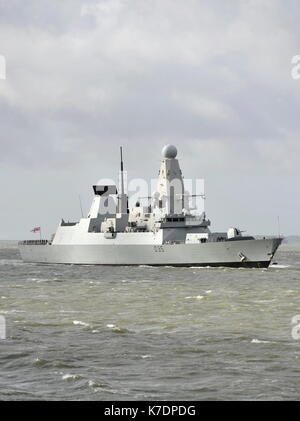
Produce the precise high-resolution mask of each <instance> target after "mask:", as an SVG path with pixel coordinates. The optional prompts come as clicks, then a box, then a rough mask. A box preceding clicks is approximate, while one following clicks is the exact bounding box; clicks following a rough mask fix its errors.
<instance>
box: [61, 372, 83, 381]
mask: <svg viewBox="0 0 300 421" xmlns="http://www.w3.org/2000/svg"><path fill="white" fill-rule="evenodd" d="M62 379H63V380H78V379H79V376H77V374H69V373H67V374H64V375H63V376H62Z"/></svg>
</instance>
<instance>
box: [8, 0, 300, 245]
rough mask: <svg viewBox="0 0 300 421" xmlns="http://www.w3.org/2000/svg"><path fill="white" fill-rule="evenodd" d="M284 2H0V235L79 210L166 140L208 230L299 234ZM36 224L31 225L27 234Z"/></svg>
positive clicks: (296, 144)
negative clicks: (196, 192)
mask: <svg viewBox="0 0 300 421" xmlns="http://www.w3.org/2000/svg"><path fill="white" fill-rule="evenodd" d="M299 17H300V3H299V1H298V0H226V1H224V0H184V1H182V0H86V1H84V0H63V1H61V0H26V1H25V0H0V55H1V56H2V57H4V58H5V62H6V79H3V78H2V79H1V78H0V145H1V154H0V177H1V178H0V189H1V199H0V200H1V202H0V205H1V206H0V238H1V239H25V238H34V234H31V233H30V232H29V231H30V229H31V228H32V227H34V226H42V230H43V234H45V236H48V235H50V234H51V233H52V232H54V231H55V229H56V226H57V225H58V223H59V220H60V218H61V217H63V218H64V219H66V220H68V219H70V220H73V219H75V220H76V219H78V218H79V217H80V206H79V200H78V195H79V194H80V195H81V199H82V204H83V208H84V212H85V213H87V211H88V209H89V206H90V201H91V200H92V197H93V195H92V189H91V186H92V184H93V183H95V182H96V181H97V180H98V179H99V178H104V177H110V178H116V175H117V171H118V167H119V146H120V145H123V147H124V160H125V166H126V169H127V170H128V178H129V179H131V178H135V177H142V178H145V179H146V180H150V179H151V178H154V177H156V176H157V173H158V167H159V159H160V153H161V149H162V147H163V146H164V144H166V143H173V144H175V145H176V146H177V149H178V158H179V159H180V163H181V168H182V171H183V174H184V176H185V177H186V178H204V179H205V186H206V196H207V199H206V211H207V214H208V217H209V218H210V219H211V221H212V229H213V230H227V228H228V227H230V226H237V227H239V228H241V229H244V230H247V232H248V233H249V234H251V233H252V234H272V233H275V234H277V232H278V227H277V217H278V216H280V229H281V232H282V233H283V234H286V235H289V234H300V225H299V217H300V194H299V189H300V187H299V185H300V165H299V164H300V118H299V109H300V79H299V80H296V79H293V78H292V76H291V71H292V64H291V60H292V57H293V56H295V55H297V54H300V25H299ZM35 235H37V234H35Z"/></svg>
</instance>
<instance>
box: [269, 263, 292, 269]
mask: <svg viewBox="0 0 300 421" xmlns="http://www.w3.org/2000/svg"><path fill="white" fill-rule="evenodd" d="M289 267H290V265H274V263H273V264H271V265H270V266H269V268H272V269H273V268H274V269H286V268H289Z"/></svg>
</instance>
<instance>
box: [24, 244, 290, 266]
mask: <svg viewBox="0 0 300 421" xmlns="http://www.w3.org/2000/svg"><path fill="white" fill-rule="evenodd" d="M281 241H282V239H281V238H272V239H261V240H242V241H225V242H207V243H201V244H162V245H150V244H147V245H141V244H140V245H132V244H127V245H120V244H109V240H108V244H76V245H71V244H59V245H56V244H51V245H50V244H44V245H38V244H36V245H34V244H33V245H25V244H24V245H22V244H21V245H19V250H20V253H21V257H22V259H23V261H24V262H28V263H45V264H47V263H48V264H78V265H103V266H141V265H147V266H174V267H193V266H194V267H206V266H210V267H233V268H241V267H242V268H267V267H268V266H269V265H270V263H271V261H272V259H273V256H274V254H275V252H276V250H277V248H278V247H279V245H280V243H281Z"/></svg>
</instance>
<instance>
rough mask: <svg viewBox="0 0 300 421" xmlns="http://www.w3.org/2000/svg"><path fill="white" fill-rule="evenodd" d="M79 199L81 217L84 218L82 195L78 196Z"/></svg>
mask: <svg viewBox="0 0 300 421" xmlns="http://www.w3.org/2000/svg"><path fill="white" fill-rule="evenodd" d="M78 199H79V205H80V210H81V216H82V218H83V210H82V203H81V197H80V194H79V195H78Z"/></svg>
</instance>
